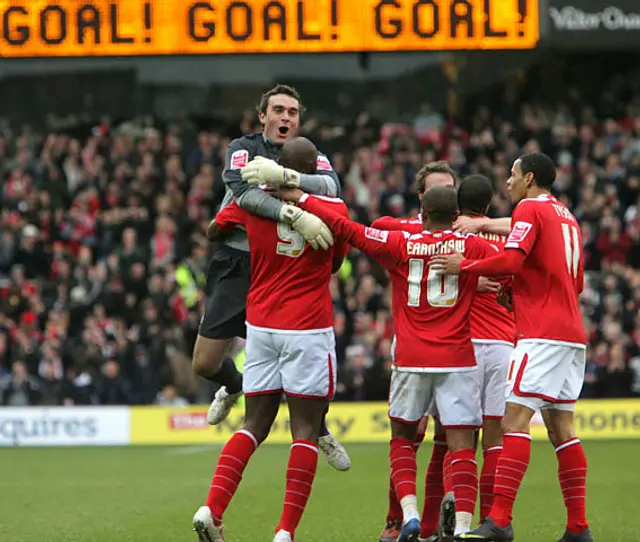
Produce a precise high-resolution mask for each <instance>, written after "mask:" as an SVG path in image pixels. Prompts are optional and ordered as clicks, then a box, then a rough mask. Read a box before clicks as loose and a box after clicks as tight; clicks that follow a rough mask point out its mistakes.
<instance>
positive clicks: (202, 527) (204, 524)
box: [193, 506, 224, 542]
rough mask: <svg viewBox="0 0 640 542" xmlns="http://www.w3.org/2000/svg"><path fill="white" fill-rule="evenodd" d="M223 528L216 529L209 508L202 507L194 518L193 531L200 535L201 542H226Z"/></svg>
mask: <svg viewBox="0 0 640 542" xmlns="http://www.w3.org/2000/svg"><path fill="white" fill-rule="evenodd" d="M222 528H223V526H222V525H220V527H216V525H215V523H214V522H213V515H212V514H211V510H210V509H209V507H208V506H201V507H200V508H198V511H197V512H196V515H195V516H193V530H194V531H195V532H196V533H198V539H199V540H200V542H224V537H223V536H222Z"/></svg>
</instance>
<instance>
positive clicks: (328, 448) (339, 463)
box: [318, 405, 351, 471]
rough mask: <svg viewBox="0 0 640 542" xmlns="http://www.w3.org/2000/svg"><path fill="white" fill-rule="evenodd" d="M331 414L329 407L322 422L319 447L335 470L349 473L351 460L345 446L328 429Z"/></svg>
mask: <svg viewBox="0 0 640 542" xmlns="http://www.w3.org/2000/svg"><path fill="white" fill-rule="evenodd" d="M328 412H329V405H327V408H326V409H325V411H324V414H323V415H322V422H321V424H320V437H319V439H318V446H320V449H321V450H322V452H323V453H324V455H325V457H326V458H327V462H328V463H329V465H331V466H332V467H333V468H334V469H336V470H339V471H347V470H349V469H350V468H351V458H350V457H349V454H348V453H347V450H345V448H344V446H343V445H342V444H340V443H339V442H338V440H337V439H336V437H334V436H333V434H332V433H331V431H329V428H328V427H327V413H328Z"/></svg>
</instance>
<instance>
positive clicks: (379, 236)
mask: <svg viewBox="0 0 640 542" xmlns="http://www.w3.org/2000/svg"><path fill="white" fill-rule="evenodd" d="M364 236H365V237H367V238H368V239H371V240H373V241H378V242H379V243H386V242H387V239H388V237H389V232H388V231H384V230H376V229H375V228H365V230H364Z"/></svg>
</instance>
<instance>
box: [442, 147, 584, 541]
mask: <svg viewBox="0 0 640 542" xmlns="http://www.w3.org/2000/svg"><path fill="white" fill-rule="evenodd" d="M554 180H555V165H554V164H553V162H552V160H551V159H550V158H549V157H547V156H546V155H543V154H538V153H536V154H529V155H523V156H521V157H520V158H519V159H517V160H516V161H515V162H514V164H513V167H512V170H511V177H510V178H509V180H508V181H507V187H508V190H509V193H510V196H511V199H512V201H513V202H514V203H516V204H517V205H516V208H515V210H514V213H513V222H514V227H513V229H512V231H511V234H510V235H509V238H508V239H507V243H506V245H505V248H506V250H505V252H504V253H502V254H500V255H499V256H495V257H492V258H488V259H486V260H483V261H478V260H461V259H460V258H459V257H458V256H452V257H451V256H449V257H448V256H443V257H439V258H437V259H436V260H435V261H434V262H433V264H434V265H435V266H437V268H438V269H441V270H442V271H444V272H446V273H451V274H457V273H460V272H461V271H462V272H463V274H464V273H472V274H476V275H477V274H494V275H511V274H513V275H515V276H514V280H513V283H512V284H513V285H512V297H513V308H514V312H515V318H516V327H517V331H518V335H519V337H518V344H517V346H516V349H515V350H514V353H513V357H512V360H511V364H510V368H509V375H508V380H509V382H508V388H507V390H508V397H507V407H506V412H505V416H504V419H503V430H504V432H505V434H504V446H503V451H502V453H501V455H500V458H499V460H498V468H497V471H496V482H495V486H494V487H495V498H494V501H493V506H492V508H491V512H490V518H489V520H488V521H487V522H485V523H484V524H483V525H481V526H480V527H479V528H478V529H476V530H474V531H472V532H471V533H469V536H468V539H472V540H491V541H497V542H506V541H510V540H513V536H514V535H513V529H512V526H511V519H512V510H513V504H514V501H515V498H516V495H517V493H518V490H519V488H520V484H521V482H522V479H523V478H524V475H525V473H526V471H527V468H528V465H529V462H530V456H531V436H530V434H529V427H530V423H531V418H532V417H533V415H534V413H535V411H536V410H538V409H541V410H542V411H543V417H544V421H545V425H546V426H547V430H548V435H549V439H550V441H551V442H552V444H553V445H554V447H555V449H556V455H557V459H558V476H559V480H560V486H561V488H562V493H563V496H564V499H565V506H566V508H567V525H566V531H565V533H564V535H563V536H562V538H561V542H592V540H593V536H592V535H591V531H590V529H589V525H588V523H587V519H586V510H585V500H586V475H587V463H586V458H585V455H584V451H583V449H582V445H581V443H580V440H579V439H578V438H577V437H576V433H575V428H574V423H573V411H574V408H575V402H576V400H577V399H578V397H579V395H580V391H581V388H582V384H583V381H584V367H585V343H586V339H585V333H584V327H583V323H582V315H581V311H580V305H579V302H578V294H579V292H580V291H581V290H582V286H583V280H584V271H583V256H582V240H581V237H580V228H579V225H578V222H577V221H576V219H575V217H574V216H573V215H572V214H571V213H570V211H569V210H568V209H567V208H566V207H565V206H564V205H563V204H562V203H561V202H559V201H558V200H556V199H555V198H554V197H553V196H551V194H550V189H551V186H552V184H553V182H554ZM562 254H564V256H565V257H564V258H562V257H558V256H559V255H562ZM507 471H508V472H507Z"/></svg>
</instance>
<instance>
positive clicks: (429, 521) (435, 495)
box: [420, 435, 447, 538]
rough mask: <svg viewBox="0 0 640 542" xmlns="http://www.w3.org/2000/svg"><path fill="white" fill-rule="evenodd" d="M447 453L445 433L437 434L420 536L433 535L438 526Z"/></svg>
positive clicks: (425, 493) (428, 475)
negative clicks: (443, 471)
mask: <svg viewBox="0 0 640 542" xmlns="http://www.w3.org/2000/svg"><path fill="white" fill-rule="evenodd" d="M446 453H447V441H446V437H445V436H444V435H437V436H435V437H434V439H433V451H432V452H431V459H430V460H429V467H428V468H427V475H426V478H425V482H424V507H423V508H422V518H421V519H420V538H427V537H429V536H431V535H432V534H433V533H434V532H435V531H436V530H437V528H438V518H439V516H440V503H441V502H442V497H444V485H443V482H442V475H443V473H442V470H443V463H444V456H445V454H446Z"/></svg>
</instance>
